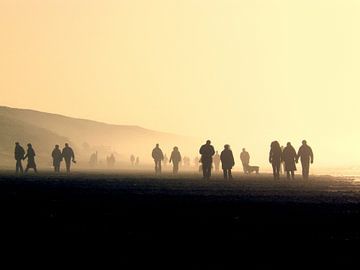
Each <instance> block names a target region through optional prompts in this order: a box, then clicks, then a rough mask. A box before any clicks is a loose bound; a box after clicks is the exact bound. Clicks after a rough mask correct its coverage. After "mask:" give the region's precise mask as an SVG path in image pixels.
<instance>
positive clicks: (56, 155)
mask: <svg viewBox="0 0 360 270" xmlns="http://www.w3.org/2000/svg"><path fill="white" fill-rule="evenodd" d="M51 156H52V158H53V166H54V171H55V172H60V163H61V161H62V159H63V156H62V153H61V150H60V148H59V145H58V144H57V145H55V148H54V150H53V151H52V153H51Z"/></svg>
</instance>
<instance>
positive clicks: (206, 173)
mask: <svg viewBox="0 0 360 270" xmlns="http://www.w3.org/2000/svg"><path fill="white" fill-rule="evenodd" d="M199 153H200V155H201V163H202V170H203V178H204V179H205V180H209V179H210V177H211V165H212V157H213V155H214V154H215V150H214V147H213V146H212V145H211V141H210V140H207V141H206V144H204V145H202V146H201V148H200V150H199Z"/></svg>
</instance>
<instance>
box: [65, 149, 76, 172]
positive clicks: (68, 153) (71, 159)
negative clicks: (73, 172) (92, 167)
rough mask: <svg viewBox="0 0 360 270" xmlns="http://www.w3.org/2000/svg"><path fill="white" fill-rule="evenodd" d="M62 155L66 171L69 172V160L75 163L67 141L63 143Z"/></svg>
mask: <svg viewBox="0 0 360 270" xmlns="http://www.w3.org/2000/svg"><path fill="white" fill-rule="evenodd" d="M62 156H63V158H64V160H65V165H66V172H67V173H70V167H71V161H72V162H74V163H76V161H75V154H74V151H73V150H72V148H71V147H70V146H69V144H68V143H65V147H64V148H63V150H62Z"/></svg>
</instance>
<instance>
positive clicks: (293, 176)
mask: <svg viewBox="0 0 360 270" xmlns="http://www.w3.org/2000/svg"><path fill="white" fill-rule="evenodd" d="M291 179H292V180H294V179H295V172H294V171H291Z"/></svg>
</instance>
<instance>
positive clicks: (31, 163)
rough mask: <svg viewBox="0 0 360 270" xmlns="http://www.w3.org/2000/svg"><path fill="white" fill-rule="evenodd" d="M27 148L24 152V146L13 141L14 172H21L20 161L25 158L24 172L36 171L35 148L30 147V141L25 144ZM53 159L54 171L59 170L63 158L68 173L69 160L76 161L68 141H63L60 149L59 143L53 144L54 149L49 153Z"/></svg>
mask: <svg viewBox="0 0 360 270" xmlns="http://www.w3.org/2000/svg"><path fill="white" fill-rule="evenodd" d="M27 147H28V148H27V150H26V153H25V150H24V148H23V147H22V146H21V145H20V143H18V142H16V143H15V152H14V155H15V160H16V173H23V172H24V170H23V166H22V161H23V160H25V159H27V165H26V168H25V173H27V172H28V170H29V169H33V170H34V172H35V173H37V168H36V162H35V156H36V154H35V150H34V148H33V147H32V145H31V143H29V144H28V145H27ZM51 156H52V159H53V166H54V171H55V172H57V173H58V172H60V165H61V162H62V160H65V165H66V172H67V173H70V167H71V162H73V163H76V161H75V154H74V151H73V149H72V148H71V147H70V146H69V144H68V143H65V147H64V148H63V149H62V150H60V146H59V145H55V148H54V150H53V151H52V153H51Z"/></svg>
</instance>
